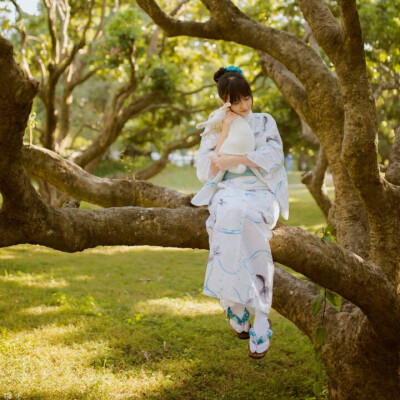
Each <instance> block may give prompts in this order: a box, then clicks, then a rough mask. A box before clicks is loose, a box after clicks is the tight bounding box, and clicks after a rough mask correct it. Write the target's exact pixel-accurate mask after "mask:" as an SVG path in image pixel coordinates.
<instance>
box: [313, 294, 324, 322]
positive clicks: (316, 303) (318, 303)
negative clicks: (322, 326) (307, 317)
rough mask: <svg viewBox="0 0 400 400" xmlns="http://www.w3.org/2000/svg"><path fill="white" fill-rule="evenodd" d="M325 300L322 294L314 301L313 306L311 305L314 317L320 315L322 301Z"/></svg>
mask: <svg viewBox="0 0 400 400" xmlns="http://www.w3.org/2000/svg"><path fill="white" fill-rule="evenodd" d="M323 300H324V294H323V293H320V294H319V295H318V296H317V297H315V299H314V300H313V302H312V304H311V311H312V313H313V315H314V317H315V316H316V315H317V314H318V313H319V311H320V310H321V305H322V301H323Z"/></svg>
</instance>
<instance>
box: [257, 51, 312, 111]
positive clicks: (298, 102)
mask: <svg viewBox="0 0 400 400" xmlns="http://www.w3.org/2000/svg"><path fill="white" fill-rule="evenodd" d="M258 54H259V56H260V60H261V67H262V70H263V72H264V74H265V75H267V76H269V77H270V78H271V79H272V80H273V81H274V82H275V84H276V86H277V87H278V89H279V91H280V92H281V93H282V94H283V96H284V97H285V98H286V100H288V101H289V102H290V104H291V106H292V107H293V108H294V109H295V110H296V112H297V113H298V114H299V115H300V116H301V118H303V119H309V113H310V105H309V103H308V98H307V93H306V91H305V89H304V86H303V85H302V83H301V82H300V81H299V80H298V79H297V77H296V75H294V74H293V73H292V72H291V71H289V70H288V69H287V68H286V67H285V66H284V65H283V64H282V63H280V62H279V61H277V60H275V59H274V57H272V56H270V55H269V54H267V53H264V52H262V51H259V52H258Z"/></svg>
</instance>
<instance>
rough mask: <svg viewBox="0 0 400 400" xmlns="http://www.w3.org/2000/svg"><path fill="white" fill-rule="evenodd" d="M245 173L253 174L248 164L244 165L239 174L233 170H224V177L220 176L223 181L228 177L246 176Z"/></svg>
mask: <svg viewBox="0 0 400 400" xmlns="http://www.w3.org/2000/svg"><path fill="white" fill-rule="evenodd" d="M246 175H253V176H255V174H254V172H253V171H252V170H251V169H250V167H249V166H246V169H245V171H244V172H243V173H241V174H234V173H233V172H230V171H226V172H225V175H224V177H223V178H222V180H223V181H226V180H228V179H232V178H237V177H238V176H246Z"/></svg>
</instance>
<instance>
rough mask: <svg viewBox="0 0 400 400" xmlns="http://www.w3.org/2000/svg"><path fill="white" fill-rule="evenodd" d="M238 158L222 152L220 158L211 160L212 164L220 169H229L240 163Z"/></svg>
mask: <svg viewBox="0 0 400 400" xmlns="http://www.w3.org/2000/svg"><path fill="white" fill-rule="evenodd" d="M237 158H238V157H237V156H235V155H233V154H226V153H221V154H220V155H219V157H218V158H215V159H213V160H212V161H211V164H212V165H213V166H214V167H216V168H218V169H220V170H228V169H229V168H230V167H233V166H234V165H237V164H239V162H238V159H237Z"/></svg>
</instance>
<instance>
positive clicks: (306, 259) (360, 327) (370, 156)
mask: <svg viewBox="0 0 400 400" xmlns="http://www.w3.org/2000/svg"><path fill="white" fill-rule="evenodd" d="M202 3H203V4H204V5H205V6H206V7H207V9H208V11H209V13H210V18H209V19H208V20H207V21H205V22H194V21H183V20H180V19H174V18H173V17H172V16H171V15H169V14H167V13H166V12H164V11H163V10H162V9H160V8H159V6H158V5H157V3H156V2H155V1H153V0H146V1H145V0H138V4H139V5H140V6H141V7H142V8H143V10H145V11H146V12H147V13H148V14H149V15H150V16H151V17H152V18H153V20H154V21H155V22H156V23H157V24H158V25H159V26H160V27H161V28H162V29H163V30H164V31H165V32H167V34H168V35H170V36H177V35H188V36H196V37H201V38H209V39H221V40H226V41H234V42H236V43H239V44H243V45H246V46H250V47H252V48H254V49H257V50H259V51H260V52H262V53H263V54H262V56H263V63H264V68H266V69H267V70H268V73H269V75H270V76H271V77H272V79H273V80H274V82H275V84H276V85H277V87H278V88H279V89H280V90H281V92H282V93H283V94H284V95H285V97H286V98H287V99H288V100H289V101H290V103H291V104H292V106H293V108H294V109H295V110H296V111H297V113H298V114H299V115H300V116H301V118H302V120H303V121H304V122H305V123H306V124H307V125H308V126H309V127H310V129H312V131H313V132H314V134H315V135H316V136H317V137H318V139H319V142H320V143H321V146H322V149H323V151H324V155H325V157H326V160H327V162H328V163H329V166H330V168H331V172H332V175H333V180H334V186H335V201H334V202H333V204H332V206H331V207H330V209H329V216H330V219H331V221H332V222H333V223H334V225H335V227H336V233H337V239H338V243H330V242H328V241H325V240H323V239H321V238H318V237H316V236H315V235H312V234H310V233H307V232H305V231H304V230H302V229H300V228H298V227H290V226H285V225H283V224H280V223H279V224H278V225H277V227H276V228H275V229H274V231H273V234H274V236H273V238H272V239H271V242H270V244H271V250H272V253H273V257H274V260H275V261H277V262H279V263H281V264H283V265H286V266H288V267H290V268H292V269H293V270H295V271H297V272H300V273H302V274H303V275H305V276H306V277H307V278H309V280H303V279H299V278H296V277H294V276H293V275H291V274H289V273H288V272H285V271H284V270H283V269H281V268H279V267H278V266H277V268H276V271H275V276H274V299H273V307H274V309H276V310H277V311H278V312H279V313H281V314H282V315H283V316H285V317H286V318H288V319H289V320H291V321H292V322H293V323H295V324H296V326H297V327H298V328H299V329H300V330H301V331H303V332H304V333H305V334H306V335H308V336H309V337H310V339H313V328H314V325H315V324H319V323H321V322H322V318H323V322H324V325H325V327H326V332H327V334H326V340H325V344H324V346H323V348H322V359H323V361H324V363H325V365H326V366H328V367H330V368H329V369H327V373H328V376H329V389H330V398H331V399H349V400H350V399H352V400H353V399H385V400H386V399H388V398H390V399H398V398H400V389H399V377H398V369H399V349H400V338H399V335H398V332H399V329H400V318H399V317H400V297H399V290H400V288H399V287H400V285H399V280H400V274H399V271H400V253H399V252H398V247H399V245H400V239H399V236H398V235H397V232H398V230H399V225H400V215H399V210H400V204H399V203H400V188H399V185H400V179H399V176H400V175H399V168H400V163H399V158H400V144H399V143H400V135H399V134H397V136H396V140H395V142H394V144H393V146H392V149H391V156H390V161H389V165H388V168H387V171H386V174H385V176H382V174H381V173H380V170H379V164H378V157H377V154H378V149H377V123H376V108H375V103H374V97H373V94H372V90H371V85H370V81H369V78H368V71H367V67H366V62H365V55H364V49H363V39H362V32H361V27H360V21H359V16H358V11H357V6H356V2H355V1H353V0H346V1H344V0H343V1H339V4H338V6H339V12H340V15H334V13H333V12H332V11H331V9H330V8H329V7H328V6H327V5H326V4H325V3H322V2H320V1H317V0H298V1H297V4H298V5H299V6H300V8H301V11H302V13H303V15H304V17H305V19H306V20H307V23H308V24H309V26H310V28H311V30H312V33H313V35H314V37H315V39H316V40H317V42H318V44H319V46H321V47H322V49H323V50H324V51H325V53H326V55H327V56H328V57H329V60H330V61H331V62H332V64H333V65H334V67H335V74H333V73H332V71H331V69H330V68H329V67H328V66H327V64H326V62H324V60H323V59H322V58H321V57H320V55H319V54H317V52H316V51H315V50H314V49H313V48H312V47H311V46H308V45H307V43H306V42H305V41H304V40H302V39H300V38H298V37H297V36H295V35H293V34H291V33H289V32H286V31H281V30H277V29H274V28H271V27H268V26H266V25H264V24H261V23H260V22H257V21H254V20H252V19H251V18H250V17H249V16H248V15H246V14H245V13H243V12H242V11H241V10H239V9H238V8H237V7H236V6H235V5H234V4H233V3H232V2H231V1H229V0H202ZM36 90H37V84H36V83H35V82H34V81H32V80H29V79H28V78H27V77H26V76H24V74H22V73H21V71H20V70H19V68H18V66H17V65H16V64H15V62H14V60H13V55H12V46H11V45H10V43H9V42H7V41H6V40H4V39H0V93H1V96H0V112H1V115H3V116H4V117H3V121H4V123H3V124H2V125H1V126H0V192H1V194H2V196H3V207H2V209H1V210H0V246H10V245H13V244H17V243H36V244H42V245H46V246H49V247H52V248H56V249H59V250H63V251H80V250H83V249H85V248H88V247H94V246H97V245H115V244H126V245H138V244H150V245H162V246H177V247H191V248H207V247H208V238H207V233H206V230H205V219H206V217H207V215H208V212H207V210H206V209H204V208H194V207H191V206H190V203H189V200H190V196H183V195H181V194H179V193H176V192H173V191H170V190H167V189H165V188H161V187H156V186H154V185H151V184H148V183H145V182H141V181H113V180H108V179H103V180H101V179H99V178H95V177H93V176H91V175H90V174H88V173H87V172H85V171H83V170H82V169H81V168H79V167H78V166H76V165H75V164H73V163H71V162H70V161H67V160H64V159H62V158H61V157H59V156H57V155H55V154H54V153H52V152H50V151H48V150H41V149H38V148H32V150H34V151H35V152H36V153H37V155H36V156H35V157H42V158H43V160H46V161H45V162H43V163H42V165H45V166H46V168H47V169H46V170H45V171H44V172H43V176H47V179H48V180H49V181H51V182H52V183H53V184H54V185H56V186H58V187H59V188H60V189H62V190H64V191H66V192H69V193H71V194H74V193H75V194H77V195H78V197H79V198H81V199H88V200H89V199H90V200H89V201H92V202H98V203H99V204H102V205H103V206H106V207H108V208H105V209H102V210H96V211H87V210H79V209H77V208H74V207H68V206H66V207H64V208H61V209H56V208H53V207H51V206H49V205H47V204H45V203H44V202H43V201H42V199H41V198H40V197H39V196H38V194H37V193H36V191H35V190H34V188H33V187H32V185H31V184H30V181H29V179H28V176H27V173H26V170H25V168H24V166H23V165H26V166H27V167H28V166H30V163H29V162H28V160H29V159H30V160H31V161H32V163H31V164H34V159H35V157H33V156H32V153H33V151H32V152H31V151H26V149H25V150H24V149H23V144H22V137H23V133H24V129H25V126H26V122H27V119H28V116H29V112H30V109H31V105H32V99H33V97H34V96H35V93H36ZM29 157H31V158H29ZM32 168H34V165H32ZM96 189H97V190H96ZM117 206H118V207H117ZM121 206H128V207H121ZM319 286H322V287H325V288H328V289H330V290H331V291H334V292H336V293H338V294H340V295H341V296H342V297H343V301H342V307H341V310H340V311H338V310H336V309H335V308H334V307H332V306H330V305H329V304H327V305H326V308H325V313H324V316H323V317H322V315H320V314H318V315H317V317H316V318H315V317H314V316H313V313H312V310H311V304H312V302H313V300H314V299H315V297H316V296H317V295H318V294H319V293H320V290H319Z"/></svg>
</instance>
